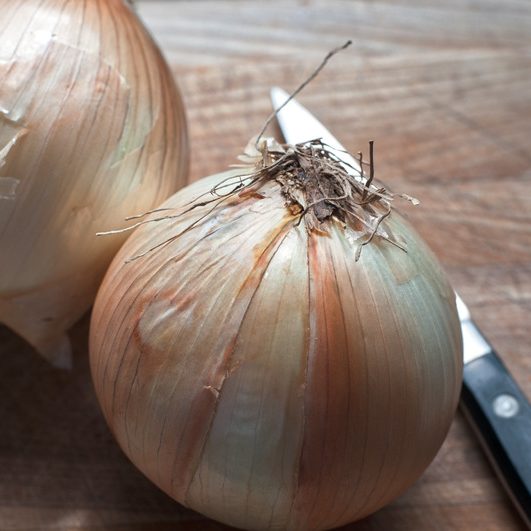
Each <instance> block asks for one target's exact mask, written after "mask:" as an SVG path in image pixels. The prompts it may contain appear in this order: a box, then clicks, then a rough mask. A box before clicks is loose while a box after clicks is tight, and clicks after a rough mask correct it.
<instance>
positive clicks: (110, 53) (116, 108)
mask: <svg viewBox="0 0 531 531" xmlns="http://www.w3.org/2000/svg"><path fill="white" fill-rule="evenodd" d="M0 77H1V79H2V83H1V84H0V253H1V258H0V323H4V324H6V325H7V326H9V327H10V328H12V329H13V330H15V331H16V332H18V333H19V334H20V335H22V336H23V337H25V338H26V339H27V340H28V341H29V342H30V343H32V344H33V345H34V346H35V347H36V348H37V349H38V350H39V351H40V352H41V353H42V354H43V355H45V356H46V357H48V358H49V359H50V360H52V361H53V362H54V363H56V364H58V365H64V364H67V363H68V358H69V348H70V347H69V342H68V339H67V337H66V335H65V332H66V330H67V329H68V328H69V327H70V326H71V325H72V324H73V323H74V322H75V321H76V320H77V319H78V318H79V317H80V316H81V315H82V314H83V313H84V312H85V311H86V310H87V309H88V307H89V306H90V304H91V303H92V301H93V299H94V296H95V293H96V290H97V287H98V285H99V283H100V282H101V279H102V277H103V274H104V272H105V269H106V268H107V266H108V264H109V263H110V261H111V259H112V257H113V256H114V254H115V253H116V251H117V250H118V248H119V247H120V245H121V244H122V243H123V241H124V239H125V235H117V236H113V237H108V238H98V237H96V232H98V231H104V230H109V229H114V228H117V227H121V226H123V224H124V218H125V217H126V216H128V215H131V214H137V213H139V212H143V211H145V210H147V209H149V208H152V207H153V206H154V205H156V204H158V203H160V202H161V201H162V200H163V199H165V198H167V197H168V196H169V195H171V194H172V193H173V192H175V191H176V190H177V189H178V188H180V187H182V186H184V184H185V182H186V170H187V158H188V157H187V136H186V126H185V118H184V111H183V104H182V102H181V97H180V94H179V92H178V90H177V88H176V86H175V82H174V80H173V77H172V74H171V72H170V70H169V68H168V66H167V64H166V62H165V61H164V59H163V58H162V56H161V54H160V52H159V50H158V48H157V46H156V45H155V43H154V42H153V41H152V39H151V37H150V36H149V35H148V33H147V32H146V30H145V29H144V27H143V26H142V24H141V22H140V21H139V19H138V18H137V17H136V15H135V14H134V12H133V10H132V8H131V6H130V4H128V3H127V2H126V1H125V0H75V1H68V2H67V1H64V0H23V1H20V0H18V1H17V0H0Z"/></svg>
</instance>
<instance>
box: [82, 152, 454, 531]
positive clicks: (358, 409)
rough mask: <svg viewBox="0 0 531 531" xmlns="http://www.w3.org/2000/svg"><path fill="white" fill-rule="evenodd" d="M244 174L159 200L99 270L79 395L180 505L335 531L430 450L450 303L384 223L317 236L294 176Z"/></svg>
mask: <svg viewBox="0 0 531 531" xmlns="http://www.w3.org/2000/svg"><path fill="white" fill-rule="evenodd" d="M265 156H269V155H267V154H266V155H265ZM275 156H280V155H278V152H277V155H275ZM273 159H275V157H273ZM275 160H276V159H275ZM310 163H311V164H313V162H312V161H311V160H310ZM275 165H276V167H277V169H278V164H277V163H275V162H273V163H272V165H270V168H272V167H273V166H275ZM302 166H303V167H305V168H306V170H305V172H306V174H305V175H306V176H308V175H310V173H311V171H310V170H311V168H310V169H308V167H307V166H305V165H304V164H303V165H302ZM298 170H300V168H298ZM336 170H337V167H336ZM242 171H243V170H241V169H239V170H231V171H230V172H228V173H222V174H219V175H214V176H211V177H208V178H205V179H203V180H201V181H199V182H196V183H194V184H192V185H190V186H188V187H187V188H185V189H183V190H181V191H180V192H178V193H177V194H175V195H174V196H173V197H172V198H170V199H169V200H168V201H166V202H165V203H164V204H163V205H162V208H161V209H159V210H158V212H157V213H156V214H154V215H155V216H158V218H159V220H158V221H157V222H155V219H156V218H153V217H150V218H148V220H146V222H145V223H143V224H142V226H141V227H140V228H138V229H137V230H136V231H135V232H134V233H133V235H132V236H131V237H130V239H128V240H127V242H126V243H125V245H124V247H123V248H122V249H121V250H120V252H119V253H118V255H117V256H116V257H115V259H114V261H113V263H112V264H111V267H110V269H109V271H108V272H107V274H106V277H105V279H104V282H103V284H102V287H101V289H100V291H99V293H98V296H97V299H96V303H95V307H94V313H93V318H92V323H91V333H90V359H91V370H92V375H93V380H94V384H95V388H96V392H97V395H98V397H99V401H100V404H101V407H102V410H103V413H104V416H105V418H106V420H107V422H108V424H109V425H110V427H111V430H112V432H113V433H114V435H115V437H116V439H117V441H118V443H119V444H120V446H121V447H122V449H123V450H124V452H125V453H126V454H127V456H128V457H129V458H130V459H131V461H132V462H133V463H134V464H135V465H136V466H137V467H138V468H139V469H140V470H141V471H142V472H143V473H144V474H145V475H146V476H147V477H148V478H150V479H151V480H152V481H153V482H154V483H155V484H156V485H158V486H159V487H160V488H161V489H162V490H164V491H165V492H166V493H168V494H169V495H170V496H172V497H173V498H175V499H176V500H177V501H179V502H180V503H182V504H184V505H186V506H188V507H191V508H192V509H194V510H197V511H199V512H201V513H203V514H204V515H206V516H208V517H211V518H214V519H217V520H220V521H222V522H224V523H226V524H229V525H232V526H236V527H241V528H243V529H288V530H297V531H303V530H317V529H328V528H333V527H336V526H340V525H342V524H345V523H347V522H351V521H354V520H356V519H359V518H362V517H364V516H366V515H368V514H370V513H372V512H373V511H375V510H377V509H378V508H380V507H382V506H383V505H384V504H386V503H388V502H389V501H390V500H392V499H393V498H395V497H396V496H397V495H399V494H400V493H401V492H403V491H404V490H405V489H406V488H407V487H408V486H409V485H410V484H411V483H412V482H413V481H414V480H415V479H416V478H417V477H418V476H419V475H420V474H421V472H422V471H423V470H424V469H425V467H426V466H427V465H428V464H429V463H430V461H431V460H432V459H433V457H434V455H435V454H436V452H437V450H438V449H439V447H440V445H441V443H442V441H443V439H444V437H445V435H446V433H447V430H448V428H449V425H450V423H451V420H452V417H453V415H454V411H455V407H456V404H457V400H458V395H459V390H460V383H461V371H462V352H461V348H462V346H461V333H460V327H459V321H458V318H457V314H456V308H455V297H454V293H453V291H452V289H451V288H450V286H449V285H448V282H447V281H446V279H445V276H444V274H443V272H442V270H441V267H440V266H439V264H438V262H437V260H436V259H435V257H434V256H433V254H432V253H431V252H430V250H429V249H428V248H427V246H426V244H425V243H424V242H423V241H422V240H421V239H420V237H419V236H418V235H417V234H416V233H415V231H414V230H413V229H412V228H411V226H410V225H409V224H408V223H407V222H406V221H405V220H404V219H403V218H402V217H401V216H400V215H399V214H397V213H396V212H394V211H393V213H392V214H391V215H381V216H380V215H379V216H378V218H377V219H378V223H379V226H378V230H377V231H375V232H374V231H373V233H371V234H370V235H368V234H367V232H366V231H365V230H363V228H362V227H361V225H360V223H359V221H360V220H359V219H358V220H357V221H356V219H355V218H353V217H348V218H346V219H344V220H341V219H339V218H336V217H335V215H334V216H332V217H329V218H328V219H326V220H321V221H320V222H319V223H318V224H317V225H315V223H316V220H315V218H313V219H312V218H311V217H308V215H307V214H308V213H309V211H310V210H311V205H309V204H308V203H306V205H305V204H304V198H302V199H300V201H294V200H293V197H291V196H290V194H289V190H287V188H286V186H291V185H289V183H288V185H286V182H288V181H290V179H295V178H296V173H297V172H295V171H291V170H290V171H287V170H285V169H281V170H279V173H277V174H276V175H274V176H273V177H271V175H269V177H268V178H260V179H255V177H253V176H244V177H243V178H242V177H241V175H239V174H241V172H242ZM260 171H261V172H262V174H263V173H264V172H263V171H262V170H260ZM247 173H248V174H249V172H247ZM265 173H266V174H267V172H265ZM302 173H304V172H302ZM255 175H256V174H255ZM320 177H321V176H320V175H318V176H317V179H319V178H320ZM304 178H305V177H304V176H303V179H304ZM302 182H303V181H300V182H299V184H300V185H301V186H299V187H298V188H297V190H298V191H299V192H300V191H301V189H304V186H305V185H302V184H301V183H302ZM314 182H315V181H314ZM323 182H324V181H323ZM238 183H239V184H238ZM242 183H243V186H242ZM229 185H230V186H234V190H232V192H229V193H227V194H225V195H220V198H219V200H218V199H216V197H217V196H215V195H214V196H213V195H212V192H214V193H215V194H222V192H223V191H224V190H225V191H226V190H227V189H228V188H227V187H228V186H229ZM230 186H229V189H230ZM353 186H354V185H353ZM303 191H305V192H308V191H309V188H306V189H305V190H303ZM310 192H311V190H310ZM310 192H309V193H310ZM311 193H313V192H311ZM311 193H310V195H311ZM378 194H380V196H381V197H382V198H384V197H389V196H385V195H384V194H383V192H382V189H381V188H376V187H372V186H371V188H370V191H367V190H366V191H365V192H364V191H360V197H363V198H364V200H367V201H369V200H374V201H375V203H371V204H372V207H369V206H368V205H367V204H364V205H361V206H360V209H359V213H360V216H361V215H362V213H363V212H365V213H367V214H369V213H370V209H371V208H372V209H374V211H375V212H376V211H385V209H382V205H378V200H377V195H378ZM375 198H376V199H375ZM382 201H383V202H385V201H384V200H383V199H382ZM326 204H329V203H326ZM297 207H299V208H297ZM300 207H302V208H303V209H304V210H302V212H301V208H300ZM313 214H314V215H315V217H317V218H319V215H320V214H319V211H318V210H316V209H314V210H313ZM336 214H337V212H336ZM360 219H361V218H360ZM373 221H374V220H373ZM310 225H312V226H311V227H310ZM373 228H374V226H373ZM369 238H370V240H371V241H370V243H369V242H368V239H369ZM393 242H394V244H393ZM363 243H365V245H364V246H363V252H361V254H360V253H359V249H360V245H361V244H363ZM401 247H404V249H403V248H401ZM358 258H359V259H358Z"/></svg>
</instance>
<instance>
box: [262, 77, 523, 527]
mask: <svg viewBox="0 0 531 531" xmlns="http://www.w3.org/2000/svg"><path fill="white" fill-rule="evenodd" d="M288 98H289V94H288V93H287V92H285V91H284V90H282V89H280V88H278V87H273V88H272V89H271V101H272V102H273V107H274V108H275V109H279V108H280V107H281V106H282V105H283V104H284V103H285V102H286V100H287V99H288ZM277 120H278V123H279V125H280V129H281V131H282V134H283V135H284V138H285V140H286V141H287V142H288V143H290V144H299V143H303V142H306V141H309V140H312V139H316V138H322V139H323V142H324V143H326V144H328V146H330V147H331V148H332V150H333V151H334V153H335V154H336V155H337V157H338V158H339V159H340V160H341V161H342V162H344V163H345V164H344V167H345V169H346V171H352V170H351V169H350V170H349V167H350V166H353V167H354V168H358V169H359V164H358V161H357V160H356V159H354V158H353V157H352V156H351V155H349V154H348V153H346V150H345V148H344V147H343V146H342V145H341V144H340V143H339V141H338V140H337V139H336V138H335V137H334V136H333V135H332V134H331V133H330V131H328V130H327V129H326V128H325V127H324V126H323V125H322V124H321V123H320V122H319V120H317V118H315V117H314V116H313V115H312V114H311V113H310V112H309V111H308V110H307V109H305V108H304V107H303V106H302V105H300V104H299V103H298V102H297V101H295V100H294V99H292V100H290V101H289V102H288V103H287V104H285V105H284V106H283V107H282V109H281V110H279V111H278V112H277ZM456 305H457V312H458V314H459V320H460V321H461V332H462V334H463V358H464V360H463V361H464V369H463V388H462V391H461V399H460V407H461V410H462V411H463V413H464V415H465V417H466V418H467V420H468V421H469V422H470V424H471V425H472V428H473V431H474V432H475V433H476V435H477V436H478V438H479V441H480V443H481V445H482V447H483V448H484V450H485V452H486V454H487V457H488V458H489V461H490V462H491V464H492V466H493V468H494V470H495V472H496V474H497V475H498V476H499V478H500V480H501V482H502V484H503V486H504V487H505V489H506V491H507V492H508V494H509V496H510V498H511V500H512V501H513V503H514V504H515V506H516V508H517V509H518V511H519V512H520V514H521V516H522V518H523V519H524V522H525V523H526V524H527V526H528V527H529V528H530V529H531V405H530V404H529V401H528V399H527V398H526V396H525V395H524V393H523V392H522V390H521V389H520V388H519V387H518V385H517V384H516V382H515V381H514V379H513V377H512V376H511V374H510V373H509V371H508V370H507V368H506V367H505V365H504V364H503V362H502V361H501V359H500V357H499V356H498V355H497V354H496V352H495V351H494V349H493V348H492V346H491V345H490V344H489V342H488V341H487V339H486V338H485V336H484V335H483V334H482V333H481V332H480V330H479V329H478V327H477V326H476V324H475V323H474V322H473V321H472V319H471V317H470V312H469V310H468V308H467V306H466V304H465V303H464V302H463V300H462V299H461V297H459V295H457V293H456Z"/></svg>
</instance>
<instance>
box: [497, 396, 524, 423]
mask: <svg viewBox="0 0 531 531" xmlns="http://www.w3.org/2000/svg"><path fill="white" fill-rule="evenodd" d="M492 409H493V410H494V413H495V414H496V415H497V416H498V417H503V418H505V419H508V418H511V417H514V416H515V415H516V414H517V413H518V410H519V409H520V406H519V405H518V400H516V398H515V397H514V396H512V395H508V394H501V395H498V396H497V397H496V398H495V399H494V401H493V402H492Z"/></svg>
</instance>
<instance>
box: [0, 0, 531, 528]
mask: <svg viewBox="0 0 531 531" xmlns="http://www.w3.org/2000/svg"><path fill="white" fill-rule="evenodd" d="M136 4H137V8H138V10H139V12H140V14H141V16H142V17H143V18H144V20H145V21H146V24H147V25H148V27H149V28H150V29H151V30H152V33H153V35H154V36H155V38H156V39H157V40H158V42H159V43H160V44H161V47H162V49H163V51H164V53H165V54H166V56H167V57H168V59H169V61H170V63H171V65H172V68H173V71H174V73H175V75H176V76H177V77H178V79H179V82H180V85H181V88H182V90H183V95H184V99H185V103H186V106H187V111H188V120H189V123H190V134H191V145H192V165H191V172H190V179H192V180H195V179H197V178H200V177H202V176H204V175H208V174H210V173H213V172H217V171H220V170H222V169H224V168H226V167H227V166H228V165H229V164H231V163H233V162H234V161H235V157H236V156H237V154H238V153H239V152H240V151H241V149H242V147H243V146H244V145H245V144H246V142H247V141H248V139H249V138H250V137H251V136H252V135H254V134H256V132H257V131H258V130H259V129H260V127H261V125H262V124H263V122H264V120H265V117H266V116H267V114H268V113H269V112H270V104H269V99H268V91H269V87H270V86H271V85H272V84H278V85H280V86H282V87H283V88H285V89H287V90H290V89H294V88H295V87H296V86H297V85H298V83H299V82H300V81H301V80H302V79H304V78H305V77H306V76H307V75H308V74H309V73H310V72H311V71H312V69H313V68H314V67H315V65H316V64H317V63H318V62H319V61H320V60H321V58H322V57H323V55H324V54H325V53H326V52H327V51H328V50H329V49H331V48H333V47H335V46H337V45H338V44H341V43H342V42H343V41H345V40H346V39H347V38H352V39H353V40H354V44H353V47H352V48H351V49H350V50H349V51H347V52H344V53H343V54H342V55H340V56H337V57H336V58H334V59H333V61H332V62H331V63H330V65H329V66H328V67H327V69H326V70H325V72H323V73H322V74H321V76H320V77H319V78H318V79H316V80H315V82H314V83H312V85H311V86H310V87H308V88H307V90H306V91H305V92H304V93H303V94H302V95H301V97H300V100H301V101H302V103H304V104H305V105H307V106H308V107H309V108H310V109H312V110H313V111H314V112H315V114H316V115H317V116H318V117H320V118H321V119H322V121H323V122H324V123H326V124H327V125H328V126H329V128H330V129H331V130H332V131H333V132H334V133H335V134H336V135H337V136H338V138H339V139H340V140H341V141H342V142H343V143H344V144H345V145H347V146H348V147H349V148H350V149H351V150H353V151H358V150H360V149H361V150H366V149H367V147H366V146H367V142H368V140H369V139H374V140H375V142H376V163H377V176H378V177H379V178H381V179H382V180H384V181H385V182H387V183H388V184H389V185H390V186H392V188H393V189H395V190H401V191H406V192H407V193H409V194H411V195H414V196H416V197H418V198H419V199H420V200H421V202H422V203H421V205H420V206H418V207H415V208H413V207H408V206H404V208H402V211H403V212H404V213H405V214H407V215H408V217H409V218H410V220H411V221H412V222H413V223H414V225H415V226H416V228H417V229H418V230H419V232H420V233H421V234H422V235H423V236H424V237H425V238H426V240H427V241H428V242H429V244H430V245H431V247H432V248H433V249H434V251H435V252H436V254H437V255H438V256H439V258H440V259H441V261H442V263H443V264H444V266H445V267H446V269H447V271H448V273H449V276H450V278H451V280H452V282H453V284H454V286H455V287H456V288H457V289H458V290H459V291H460V292H461V295H462V296H463V298H464V299H465V301H466V302H468V303H469V305H470V307H471V310H472V312H473V315H474V317H475V319H476V320H477V322H478V323H479V325H480V326H481V328H482V329H483V330H485V331H486V333H487V334H488V337H489V339H490V340H491V341H492V343H493V345H494V346H495V348H496V349H497V350H498V352H500V353H501V355H502V357H503V359H504V361H505V363H506V364H507V365H508V366H509V368H510V369H511V370H512V371H513V373H514V374H515V377H516V379H517V380H518V382H519V384H520V385H521V386H522V388H523V389H524V391H525V392H526V394H527V396H528V397H531V356H529V353H528V352H529V343H530V332H529V312H530V310H531V147H530V144H529V138H530V137H531V98H530V97H529V94H531V5H529V3H528V2H526V1H524V0H506V1H505V2H503V3H500V2H497V1H494V0H449V1H445V2H444V3H442V2H435V1H434V0H425V1H421V0H413V1H409V2H406V1H405V0H403V1H391V0H388V1H384V0H378V1H374V2H368V1H351V2H343V1H337V0H336V1H330V2H325V1H324V0H321V1H307V0H306V1H299V2H294V1H285V2H280V1H278V2H274V1H273V2H267V3H265V2H264V3H262V2H258V1H248V2H241V1H236V0H233V1H227V0H219V1H215V2H214V1H201V2H193V1H179V2H169V1H168V2H162V1H153V0H149V1H147V0H144V1H138V2H136ZM271 132H272V133H274V134H277V135H278V131H277V130H276V129H275V128H274V127H273V128H272V129H271ZM87 323H88V318H85V319H84V320H83V321H82V322H81V323H80V324H79V325H78V326H77V327H76V328H75V329H74V332H73V339H74V345H75V368H74V370H73V372H72V373H71V374H64V373H60V372H57V371H55V370H53V369H51V368H50V367H48V366H46V365H45V363H44V362H42V361H41V360H40V359H39V358H38V357H37V355H36V354H35V353H34V352H32V350H31V348H30V347H28V346H27V345H25V344H24V343H23V342H22V340H20V339H19V338H17V337H16V336H15V335H14V334H12V333H11V332H9V331H8V330H6V329H1V330H0V350H1V356H0V384H1V388H2V389H3V390H4V396H3V399H2V401H0V422H1V426H2V431H3V434H4V436H3V437H2V439H1V440H0V529H1V530H2V531H3V530H5V531H12V530H30V529H54V530H55V529H59V530H67V529H68V530H70V529H76V530H77V529H80V530H89V529H90V530H93V529H98V530H105V531H107V530H113V531H114V530H134V531H136V530H144V529H145V530H153V531H162V530H169V529H171V530H175V529H177V530H180V529H183V530H184V529H186V530H196V529H197V530H199V529H200V530H206V531H208V530H222V529H228V528H226V527H224V526H221V525H219V524H216V523H214V522H210V521H206V520H204V519H202V517H200V516H198V515H196V514H194V513H192V512H190V511H188V510H186V509H184V508H182V507H180V506H178V505H177V504H175V503H174V502H172V501H171V500H170V499H168V498H167V497H166V496H165V495H163V494H162V493H160V492H159V491H158V490H157V489H156V488H155V487H153V486H152V485H151V484H150V483H149V482H148V481H147V480H146V479H144V478H143V477H142V476H141V475H140V473H138V472H137V471H136V470H135V469H134V468H133V466H132V465H130V464H129V463H128V462H127V461H126V459H125V457H123V456H122V454H121V453H120V451H119V450H118V448H117V446H116V445H115V443H114V442H113V439H112V436H111V434H110V433H109V431H108V429H107V428H106V426H105V424H104V421H103V419H102V417H101V414H100V412H99V409H98V407H97V404H96V400H95V397H94V394H93V391H92V387H91V383H90V378H89V373H88V363H87V352H86V336H87V327H88V324H87ZM478 527H480V528H482V529H485V530H493V531H494V530H500V531H501V530H504V531H505V530H518V529H522V528H523V527H522V524H521V522H520V520H519V519H518V516H517V515H516V514H515V511H514V510H513V508H512V506H511V504H510V503H509V501H508V498H507V496H506V495H505V493H504V492H503V490H502V489H501V487H500V484H499V482H498V480H497V479H496V478H495V476H494V475H493V472H492V471H491V469H490V467H489V466H488V464H487V463H486V461H485V458H484V457H483V454H482V452H481V450H480V448H479V446H478V444H477V442H476V440H475V439H474V437H473V435H472V433H471V431H470V429H469V428H468V426H467V424H466V423H465V422H464V420H463V418H462V417H461V415H460V414H458V415H457V417H456V419H455V422H454V424H453V426H452V428H451V430H450V433H449V435H448V438H447V440H446V442H445V444H444V446H443V447H442V449H441V451H440V452H439V454H438V456H437V458H436V459H435V461H434V462H433V463H432V465H431V466H430V467H429V468H428V470H427V471H426V472H425V474H424V475H423V476H422V478H421V479H420V480H419V481H418V482H417V483H416V484H415V485H414V486H413V487H412V488H411V489H410V490H409V491H408V492H407V493H406V494H405V495H403V496H402V497H400V498H399V499H397V500H396V501H395V502H394V503H392V504H391V505H390V506H388V507H386V508H384V509H382V510H381V511H379V512H378V513H376V514H375V515H373V516H372V517H369V518H367V519H366V520H364V521H363V522H360V523H357V524H353V525H351V526H348V527H346V528H345V529H349V530H352V531H365V530H378V531H380V530H384V529H385V530H391V531H399V530H400V531H401V530H404V531H405V530H407V531H410V530H446V529H458V530H469V529H470V530H472V529H477V528H478Z"/></svg>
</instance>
